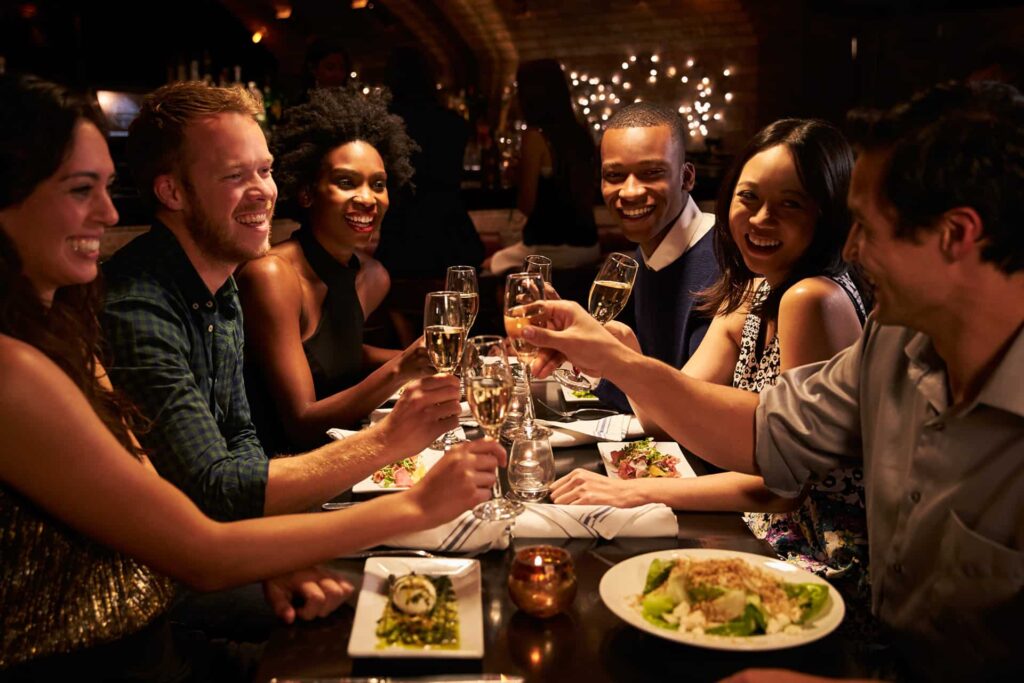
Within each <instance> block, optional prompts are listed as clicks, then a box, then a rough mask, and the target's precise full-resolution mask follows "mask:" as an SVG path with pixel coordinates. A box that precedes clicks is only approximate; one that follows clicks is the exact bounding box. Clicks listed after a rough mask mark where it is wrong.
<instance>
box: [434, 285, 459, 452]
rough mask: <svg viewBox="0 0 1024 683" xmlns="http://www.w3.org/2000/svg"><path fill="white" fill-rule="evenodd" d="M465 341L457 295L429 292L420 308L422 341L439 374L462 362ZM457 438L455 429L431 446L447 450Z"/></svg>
mask: <svg viewBox="0 0 1024 683" xmlns="http://www.w3.org/2000/svg"><path fill="white" fill-rule="evenodd" d="M465 339H466V329H465V324H464V317H463V308H462V301H461V298H460V295H459V293H458V292H430V293H429V294H427V298H426V302H425V303H424V305H423V340H424V343H425V344H426V347H427V356H428V357H429V358H430V362H431V364H432V365H433V366H434V368H435V369H436V370H437V371H438V372H442V373H447V374H451V373H452V372H454V370H455V368H456V367H457V366H458V365H459V362H460V361H461V360H462V346H463V344H464V343H465ZM457 441H458V439H457V437H456V435H455V432H454V430H453V431H450V432H446V433H445V435H444V437H443V439H440V440H439V441H435V442H434V443H433V444H431V447H433V448H443V449H444V450H448V449H449V448H451V446H452V444H454V443H457Z"/></svg>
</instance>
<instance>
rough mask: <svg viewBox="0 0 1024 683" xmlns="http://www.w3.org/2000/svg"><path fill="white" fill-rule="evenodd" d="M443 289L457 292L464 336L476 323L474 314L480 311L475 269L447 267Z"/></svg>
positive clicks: (470, 267) (469, 267) (471, 267)
mask: <svg viewBox="0 0 1024 683" xmlns="http://www.w3.org/2000/svg"><path fill="white" fill-rule="evenodd" d="M444 288H445V289H446V290H448V291H449V292H458V293H459V298H460V300H461V302H462V316H463V322H464V323H465V325H466V334H469V329H470V328H471V327H473V323H475V322H476V314H477V313H478V312H479V311H480V288H479V287H478V286H477V283H476V268H474V267H473V266H448V272H447V274H446V275H445V283H444Z"/></svg>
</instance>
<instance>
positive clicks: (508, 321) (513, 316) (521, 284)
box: [505, 273, 551, 439]
mask: <svg viewBox="0 0 1024 683" xmlns="http://www.w3.org/2000/svg"><path fill="white" fill-rule="evenodd" d="M543 313H544V280H543V279H542V278H541V276H540V274H539V273H513V274H512V275H509V276H508V279H507V280H505V333H506V334H508V338H509V341H511V342H512V349H513V350H514V351H515V352H516V356H518V357H519V363H520V365H521V366H522V368H523V377H524V381H525V383H526V390H527V392H529V391H530V364H531V363H532V362H533V360H534V358H536V357H537V351H538V349H537V347H536V346H534V345H533V344H531V343H529V342H528V341H526V340H525V339H523V330H524V329H526V328H527V327H528V326H530V325H532V324H536V323H538V322H539V321H540V318H541V316H542V314H543ZM528 395H529V394H528ZM533 415H534V409H533V398H532V396H531V397H530V398H529V401H528V403H527V412H526V414H525V415H524V416H523V426H522V427H521V428H520V429H519V430H517V431H516V432H515V433H514V434H513V436H514V437H515V438H527V439H534V438H540V437H542V436H545V437H546V436H551V430H550V429H546V428H544V427H542V426H540V425H538V424H536V423H535V422H534V421H533Z"/></svg>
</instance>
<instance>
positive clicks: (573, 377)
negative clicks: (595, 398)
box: [551, 368, 597, 391]
mask: <svg viewBox="0 0 1024 683" xmlns="http://www.w3.org/2000/svg"><path fill="white" fill-rule="evenodd" d="M551 377H552V379H554V380H555V381H556V382H558V383H559V384H561V385H562V386H563V387H565V388H566V389H568V390H570V391H593V390H594V387H596V386H597V385H595V384H591V383H590V380H589V379H587V377H586V375H582V374H576V373H574V372H572V371H570V370H566V369H565V368H558V369H557V370H555V371H554V372H552V373H551Z"/></svg>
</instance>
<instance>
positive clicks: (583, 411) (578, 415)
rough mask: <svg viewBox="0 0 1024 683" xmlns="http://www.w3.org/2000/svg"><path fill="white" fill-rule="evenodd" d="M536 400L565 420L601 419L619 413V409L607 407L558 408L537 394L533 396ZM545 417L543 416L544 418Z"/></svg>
mask: <svg viewBox="0 0 1024 683" xmlns="http://www.w3.org/2000/svg"><path fill="white" fill-rule="evenodd" d="M533 400H534V402H536V403H539V404H540V405H542V406H544V408H545V409H546V410H548V411H549V412H551V413H553V414H554V415H557V416H558V417H560V418H562V419H563V420H600V419H601V418H603V417H611V416H612V415H618V412H617V411H614V410H609V409H607V408H577V409H576V410H556V409H554V408H552V407H551V406H549V405H548V404H547V403H545V402H544V401H542V400H540V399H539V398H537V397H536V396H534V397H533ZM542 419H543V418H542Z"/></svg>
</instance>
